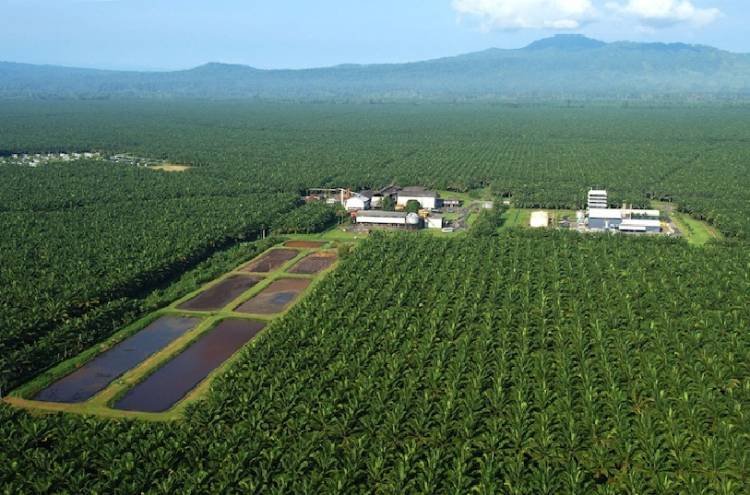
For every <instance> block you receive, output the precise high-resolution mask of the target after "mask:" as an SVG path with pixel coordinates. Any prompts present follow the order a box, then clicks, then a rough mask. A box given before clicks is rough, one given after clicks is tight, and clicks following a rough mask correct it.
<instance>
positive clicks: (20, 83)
mask: <svg viewBox="0 0 750 495" xmlns="http://www.w3.org/2000/svg"><path fill="white" fill-rule="evenodd" d="M653 96H669V97H673V96H687V97H729V98H733V97H740V98H745V97H748V96H750V54H737V53H731V52H727V51H722V50H719V49H716V48H712V47H708V46H702V45H687V44H682V43H673V44H664V43H633V42H615V43H604V42H602V41H597V40H593V39H590V38H586V37H584V36H581V35H557V36H555V37H552V38H547V39H542V40H539V41H536V42H534V43H532V44H530V45H528V46H526V47H524V48H520V49H498V48H491V49H488V50H484V51H481V52H476V53H469V54H465V55H459V56H455V57H446V58H439V59H434V60H427V61H422V62H412V63H403V64H373V65H355V64H347V65H339V66H334V67H326V68H318V69H299V70H261V69H256V68H253V67H249V66H244V65H230V64H221V63H209V64H205V65H202V66H199V67H196V68H193V69H189V70H181V71H170V72H134V71H110V70H96V69H79V68H69V67H60V66H49V65H30V64H21V63H12V62H0V97H6V98H8V97H11V98H19V97H32V98H118V97H123V98H127V97H147V98H180V97H191V98H261V99H291V100H300V99H302V100H310V99H323V100H326V99H396V100H397V99H448V100H455V99H493V98H500V99H505V98H509V99H512V98H614V99H618V98H642V97H653Z"/></svg>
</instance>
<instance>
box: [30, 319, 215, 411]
mask: <svg viewBox="0 0 750 495" xmlns="http://www.w3.org/2000/svg"><path fill="white" fill-rule="evenodd" d="M200 321H201V320H200V318H184V317H177V316H162V317H161V318H159V319H158V320H155V321H154V322H152V323H151V324H150V325H148V326H147V327H146V328H144V329H143V330H141V331H140V332H138V333H136V334H135V335H133V336H132V337H129V338H127V339H125V340H123V341H122V342H120V343H119V344H117V345H115V346H114V347H112V348H111V349H109V350H108V351H106V352H103V353H102V354H100V355H99V356H97V357H95V358H94V359H92V360H91V361H89V362H88V363H86V364H85V365H83V366H82V367H81V368H78V369H77V370H75V371H74V372H73V373H71V374H69V375H67V376H65V377H63V378H61V379H60V380H58V381H56V382H55V383H53V384H52V385H50V386H49V387H47V388H45V389H44V390H42V391H41V392H39V393H38V394H37V395H36V396H35V397H34V400H40V401H47V402H64V403H76V402H84V401H86V400H88V399H90V398H91V397H93V396H94V395H96V394H97V393H98V392H100V391H101V390H104V389H105V388H106V387H107V385H109V384H110V383H111V382H112V381H113V380H114V379H115V378H117V377H119V376H120V375H122V374H123V373H125V372H126V371H128V370H130V369H132V368H134V367H135V366H137V365H138V364H140V363H141V362H143V361H145V360H146V358H148V357H149V356H151V355H153V354H154V353H156V352H158V351H160V350H162V349H163V348H165V347H166V346H167V345H169V344H170V343H171V342H172V341H174V340H175V339H176V338H178V337H180V336H182V335H184V334H185V332H187V331H188V330H190V329H192V328H195V327H196V326H197V325H198V323H200Z"/></svg>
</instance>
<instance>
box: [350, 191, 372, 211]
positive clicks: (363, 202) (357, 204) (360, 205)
mask: <svg viewBox="0 0 750 495" xmlns="http://www.w3.org/2000/svg"><path fill="white" fill-rule="evenodd" d="M344 206H345V207H346V211H359V210H369V209H370V206H371V202H370V198H368V197H367V196H365V195H364V194H357V193H355V194H352V195H351V197H350V198H349V199H347V200H346V202H345V203H344Z"/></svg>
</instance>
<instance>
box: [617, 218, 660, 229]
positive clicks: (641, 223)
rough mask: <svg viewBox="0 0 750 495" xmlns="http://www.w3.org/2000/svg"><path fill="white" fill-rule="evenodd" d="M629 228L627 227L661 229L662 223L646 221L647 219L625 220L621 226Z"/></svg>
mask: <svg viewBox="0 0 750 495" xmlns="http://www.w3.org/2000/svg"><path fill="white" fill-rule="evenodd" d="M623 227H625V228H627V227H643V228H646V227H661V222H660V221H659V220H646V219H643V220H641V219H633V220H630V219H628V220H623V222H622V224H621V228H623Z"/></svg>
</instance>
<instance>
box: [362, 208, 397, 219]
mask: <svg viewBox="0 0 750 495" xmlns="http://www.w3.org/2000/svg"><path fill="white" fill-rule="evenodd" d="M406 215H407V214H406V212H401V211H374V210H362V211H358V212H357V218H359V217H362V218H406Z"/></svg>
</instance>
